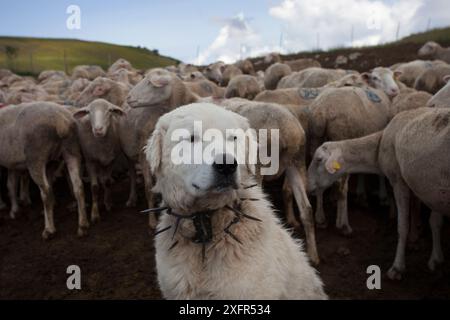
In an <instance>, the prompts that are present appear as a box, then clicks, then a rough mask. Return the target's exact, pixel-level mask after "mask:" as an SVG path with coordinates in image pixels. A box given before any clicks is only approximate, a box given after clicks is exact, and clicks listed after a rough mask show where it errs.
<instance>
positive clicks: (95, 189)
mask: <svg viewBox="0 0 450 320" xmlns="http://www.w3.org/2000/svg"><path fill="white" fill-rule="evenodd" d="M86 167H87V170H88V173H89V178H90V180H91V197H92V200H91V201H92V205H91V221H92V222H93V223H95V222H98V221H100V213H99V210H98V194H99V192H100V187H99V185H98V176H97V168H96V166H95V165H94V164H92V163H87V164H86Z"/></svg>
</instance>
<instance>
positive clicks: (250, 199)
mask: <svg viewBox="0 0 450 320" xmlns="http://www.w3.org/2000/svg"><path fill="white" fill-rule="evenodd" d="M240 200H241V201H259V199H256V198H240Z"/></svg>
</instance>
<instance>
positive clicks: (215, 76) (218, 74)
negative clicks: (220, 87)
mask: <svg viewBox="0 0 450 320" xmlns="http://www.w3.org/2000/svg"><path fill="white" fill-rule="evenodd" d="M224 69H225V65H223V64H221V63H215V64H211V65H209V66H207V67H206V69H205V70H204V71H203V74H204V75H205V77H206V78H207V79H208V80H211V81H212V82H215V83H216V84H220V83H222V80H223V75H222V73H223V71H224Z"/></svg>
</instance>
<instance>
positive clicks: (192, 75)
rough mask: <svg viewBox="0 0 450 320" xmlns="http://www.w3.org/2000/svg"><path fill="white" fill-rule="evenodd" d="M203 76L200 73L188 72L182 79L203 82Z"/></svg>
mask: <svg viewBox="0 0 450 320" xmlns="http://www.w3.org/2000/svg"><path fill="white" fill-rule="evenodd" d="M205 79H206V78H205V76H204V75H203V74H202V73H201V72H200V71H194V72H190V73H189V74H188V75H186V76H185V77H184V79H183V80H184V81H198V80H205Z"/></svg>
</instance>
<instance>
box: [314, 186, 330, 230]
mask: <svg viewBox="0 0 450 320" xmlns="http://www.w3.org/2000/svg"><path fill="white" fill-rule="evenodd" d="M315 217H316V225H317V226H318V227H319V228H326V227H327V219H326V218H325V212H324V210H323V190H318V191H317V194H316V214H315Z"/></svg>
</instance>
